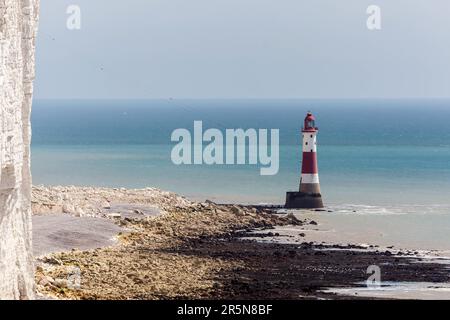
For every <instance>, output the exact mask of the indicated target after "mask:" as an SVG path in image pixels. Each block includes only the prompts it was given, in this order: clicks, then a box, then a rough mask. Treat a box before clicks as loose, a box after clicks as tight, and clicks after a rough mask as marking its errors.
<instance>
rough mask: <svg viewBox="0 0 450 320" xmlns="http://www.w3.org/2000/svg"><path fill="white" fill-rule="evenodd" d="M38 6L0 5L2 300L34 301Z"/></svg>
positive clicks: (14, 1) (22, 2) (11, 0)
mask: <svg viewBox="0 0 450 320" xmlns="http://www.w3.org/2000/svg"><path fill="white" fill-rule="evenodd" d="M38 9H39V0H0V299H30V298H33V297H34V276H33V274H34V269H33V256H32V247H31V174H30V138H31V130H30V129H31V128H30V111H31V100H32V92H33V84H32V81H33V79H34V48H35V45H34V42H35V35H36V29H37V20H38Z"/></svg>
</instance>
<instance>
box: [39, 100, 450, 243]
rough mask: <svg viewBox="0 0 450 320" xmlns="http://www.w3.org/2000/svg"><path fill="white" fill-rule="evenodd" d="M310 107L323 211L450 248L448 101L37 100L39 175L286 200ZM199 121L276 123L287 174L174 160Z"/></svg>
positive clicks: (204, 195)
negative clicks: (176, 138) (179, 143)
mask: <svg viewBox="0 0 450 320" xmlns="http://www.w3.org/2000/svg"><path fill="white" fill-rule="evenodd" d="M308 111H312V112H313V114H314V115H315V117H316V125H317V126H318V127H319V133H318V162H319V175H320V184H321V189H322V196H323V200H324V202H325V204H326V206H327V210H329V211H331V212H326V213H322V214H323V215H327V214H328V215H332V219H333V220H336V219H338V220H339V218H336V217H340V216H341V217H342V218H341V219H340V221H346V223H350V224H351V223H352V221H361V222H360V224H361V226H363V225H364V226H366V227H365V228H371V225H376V226H377V227H378V228H380V233H381V234H382V236H383V235H384V236H386V235H388V233H387V232H386V230H387V229H389V230H391V231H390V233H391V234H392V235H395V236H396V237H399V232H400V233H401V232H403V231H404V232H409V233H408V234H406V235H405V239H411V241H412V239H413V238H414V234H415V235H416V236H417V237H419V238H424V239H425V240H426V241H428V242H427V243H426V244H424V247H428V248H438V249H447V247H448V249H450V100H446V99H430V100H428V99H422V100H421V99H393V100H384V99H366V100H358V99H341V100H333V99H291V100H289V99H284V100H275V99H274V100H254V99H253V100H252V99H248V100H232V99H227V100H206V99H204V100H201V99H199V100H188V99H186V100H182V99H166V100H111V101H110V100H36V101H34V104H33V111H32V130H33V139H32V174H33V183H34V184H35V185H38V184H45V185H78V186H104V187H117V188H118V187H124V188H145V187H158V188H161V189H164V190H169V191H173V192H176V193H179V194H182V195H184V196H186V197H188V198H192V199H196V200H205V199H210V200H213V201H216V202H221V203H230V202H233V203H246V204H248V203H251V204H283V203H284V201H285V194H286V191H295V190H297V189H298V184H299V174H300V166H301V132H300V130H301V127H302V124H303V119H304V117H305V114H306V113H307V112H308ZM194 121H202V122H203V128H204V130H206V129H209V128H216V129H219V130H221V131H222V132H225V130H226V129H237V128H242V129H250V128H253V129H257V130H258V129H269V130H270V129H278V130H279V135H280V146H279V157H280V160H279V161H280V167H279V172H278V174H276V175H272V176H263V175H261V174H260V170H259V169H260V165H206V164H203V165H176V164H174V163H173V161H172V159H171V152H172V148H173V147H174V146H175V144H176V142H172V141H171V134H172V132H173V131H174V130H176V129H179V128H184V129H188V130H189V131H191V132H193V126H194ZM205 145H206V144H205ZM352 217H354V218H352ZM361 219H363V220H361ZM371 219H373V221H374V223H373V224H372V223H371V221H372V220H371ZM404 225H408V226H409V227H408V228H406V229H407V230H401V229H405V228H402V226H404ZM383 226H384V227H383ZM383 228H384V229H383ZM377 230H378V229H377Z"/></svg>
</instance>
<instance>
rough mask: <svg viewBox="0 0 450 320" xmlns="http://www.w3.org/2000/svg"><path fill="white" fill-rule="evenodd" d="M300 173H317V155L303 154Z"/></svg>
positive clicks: (311, 153) (313, 153)
mask: <svg viewBox="0 0 450 320" xmlns="http://www.w3.org/2000/svg"><path fill="white" fill-rule="evenodd" d="M302 173H310V174H313V173H319V168H318V167H317V153H315V152H303V160H302Z"/></svg>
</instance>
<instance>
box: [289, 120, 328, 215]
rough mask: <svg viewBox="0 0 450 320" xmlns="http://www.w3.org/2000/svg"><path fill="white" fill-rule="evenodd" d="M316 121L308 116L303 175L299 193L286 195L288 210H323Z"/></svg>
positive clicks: (305, 130)
mask: <svg viewBox="0 0 450 320" xmlns="http://www.w3.org/2000/svg"><path fill="white" fill-rule="evenodd" d="M315 122H316V119H315V118H314V116H313V115H312V113H311V112H308V114H307V115H306V118H305V121H304V125H303V129H302V140H303V157H302V173H301V178H300V188H299V192H288V193H287V194H286V208H298V209H301V208H323V201H322V195H321V193H320V184H319V168H318V166H317V132H318V131H319V129H318V128H317V127H316V123H315Z"/></svg>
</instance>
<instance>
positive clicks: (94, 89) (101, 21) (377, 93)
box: [35, 0, 450, 99]
mask: <svg viewBox="0 0 450 320" xmlns="http://www.w3.org/2000/svg"><path fill="white" fill-rule="evenodd" d="M69 4H78V5H79V6H80V7H81V10H82V28H81V30H79V31H69V30H67V28H66V19H67V14H66V8H67V6H68V5H69ZM370 4H376V5H379V6H380V7H381V9H382V30H380V31H369V30H368V29H367V28H366V19H367V15H366V9H367V7H368V6H369V5H370ZM37 45H38V50H37V80H36V87H35V96H36V98H88V99H92V98H112V99H115V98H124V99H129V98H170V97H172V98H366V97H376V98H401V97H422V98H428V97H450V1H448V0H426V1H425V0H370V1H367V0H342V1H337V0H308V1H306V0H126V1H118V0H112V1H111V0H108V1H107V0H71V1H66V0H58V1H56V0H42V1H41V22H40V30H39V37H38V43H37Z"/></svg>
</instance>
